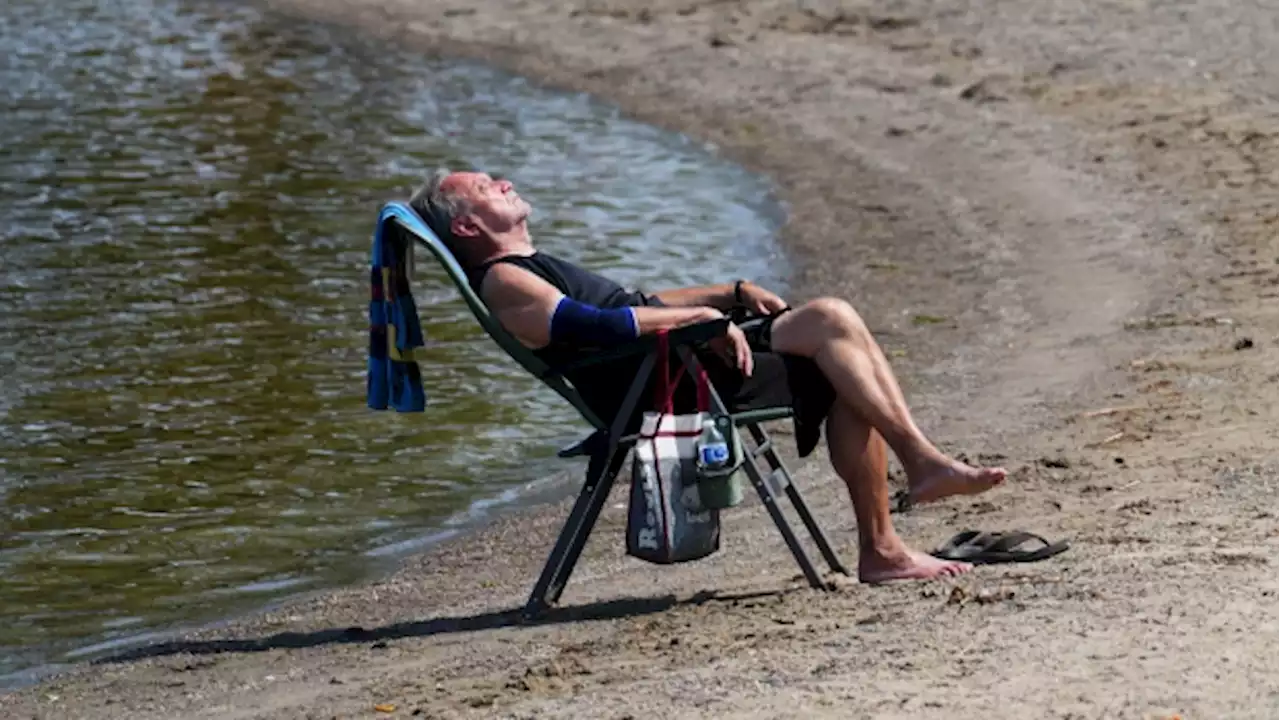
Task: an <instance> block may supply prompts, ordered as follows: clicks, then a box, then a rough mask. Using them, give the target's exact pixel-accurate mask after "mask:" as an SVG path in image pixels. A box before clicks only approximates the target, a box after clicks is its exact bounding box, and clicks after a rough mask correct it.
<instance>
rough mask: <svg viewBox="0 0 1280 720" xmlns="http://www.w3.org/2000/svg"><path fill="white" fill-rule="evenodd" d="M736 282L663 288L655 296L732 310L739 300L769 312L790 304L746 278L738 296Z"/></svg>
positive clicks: (679, 303) (761, 312)
mask: <svg viewBox="0 0 1280 720" xmlns="http://www.w3.org/2000/svg"><path fill="white" fill-rule="evenodd" d="M735 284H736V283H721V284H719V285H703V286H702V287H691V288H679V289H676V290H663V291H662V292H659V293H657V294H656V295H655V297H657V298H658V299H659V300H661V301H662V302H663V304H665V305H670V306H674V307H688V306H695V305H700V306H706V307H713V308H716V309H718V310H731V309H732V308H733V307H734V306H735V305H737V304H738V302H741V303H742V304H743V306H745V307H746V308H747V309H748V310H750V311H751V312H753V313H755V314H757V315H769V314H771V313H775V312H778V311H780V310H782V309H784V308H786V307H787V303H786V301H785V300H783V299H782V298H780V297H778V296H777V295H774V294H773V293H771V292H769V291H768V290H765V289H764V288H762V287H760V286H759V285H757V284H755V283H753V282H749V281H745V280H744V281H743V282H742V286H741V287H740V288H739V290H738V293H740V295H741V297H735V292H734V286H735Z"/></svg>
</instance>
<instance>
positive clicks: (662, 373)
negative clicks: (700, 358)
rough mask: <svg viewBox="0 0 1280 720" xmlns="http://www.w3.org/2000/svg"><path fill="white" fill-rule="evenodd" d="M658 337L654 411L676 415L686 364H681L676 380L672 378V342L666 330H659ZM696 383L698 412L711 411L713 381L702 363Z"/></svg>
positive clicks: (699, 364)
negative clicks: (677, 391)
mask: <svg viewBox="0 0 1280 720" xmlns="http://www.w3.org/2000/svg"><path fill="white" fill-rule="evenodd" d="M657 336H658V367H657V370H658V382H657V383H655V384H654V409H655V410H657V411H659V412H662V413H666V414H668V415H674V414H675V395H676V388H677V387H678V386H679V385H680V380H681V378H683V377H684V371H685V369H686V368H685V365H684V363H681V364H680V370H679V371H677V372H676V376H675V377H674V378H672V377H671V366H670V363H669V362H668V358H669V357H670V355H671V340H670V338H669V337H668V336H667V331H666V330H659V331H658V332H657ZM694 381H695V383H696V388H697V392H698V412H706V411H708V410H710V409H711V381H710V379H709V378H708V377H707V371H706V368H704V367H702V363H698V372H697V373H696V376H695V378H694Z"/></svg>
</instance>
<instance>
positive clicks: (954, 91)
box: [0, 0, 1280, 718]
mask: <svg viewBox="0 0 1280 720" xmlns="http://www.w3.org/2000/svg"><path fill="white" fill-rule="evenodd" d="M275 5H276V7H277V8H278V9H280V10H281V11H282V12H288V13H294V14H297V15H299V16H305V17H309V18H317V19H320V20H323V21H326V22H332V23H335V24H339V25H343V26H348V27H351V28H352V29H353V31H359V32H371V33H378V34H380V35H383V36H384V37H385V38H386V41H387V42H397V43H407V44H411V45H413V46H415V47H420V48H421V49H422V50H423V52H431V53H437V52H438V53H443V54H447V55H452V56H460V57H469V58H475V59H479V60H484V61H486V62H490V63H493V64H496V65H499V66H502V67H505V68H509V69H511V70H514V71H517V72H520V73H522V74H525V75H527V76H529V77H533V78H538V79H541V80H542V81H545V82H547V83H548V84H550V85H553V86H555V87H560V88H564V89H571V90H581V91H587V92H592V93H595V94H598V95H600V96H601V97H604V98H606V99H608V100H611V101H613V102H616V103H618V104H619V105H620V106H621V107H622V108H623V109H624V110H626V111H627V112H628V113H630V114H632V115H633V116H635V117H638V118H640V119H643V120H646V121H649V122H653V123H655V124H658V125H661V126H664V127H668V128H671V129H675V130H680V131H683V132H686V133H688V134H690V135H692V136H694V137H697V138H700V139H703V140H706V141H708V142H710V143H714V144H715V145H716V146H717V147H718V148H719V149H720V151H721V152H723V153H725V154H727V155H728V156H730V157H732V158H734V159H736V160H738V161H739V162H741V163H742V164H743V165H744V166H745V167H748V168H750V169H752V170H755V171H759V172H762V173H765V174H767V175H768V176H770V177H771V178H772V179H773V180H774V181H775V182H776V183H777V185H778V187H779V192H780V195H781V198H782V199H783V200H784V201H785V202H786V203H787V204H788V206H789V211H790V217H789V221H788V224H787V226H786V227H785V229H784V233H783V238H782V240H783V242H784V245H785V247H786V249H787V250H788V252H789V253H790V258H791V260H792V262H793V264H794V265H795V268H796V269H795V277H794V278H793V282H792V286H793V287H795V288H799V289H800V292H798V293H796V295H795V296H794V297H792V298H790V299H791V300H793V301H801V300H804V299H807V298H810V297H815V296H819V295H838V296H841V297H845V298H847V299H849V300H850V301H852V302H853V303H854V304H855V305H856V306H857V307H858V308H859V310H860V311H861V312H862V314H863V315H864V317H865V318H866V319H867V322H868V324H869V325H870V326H871V327H872V329H873V331H874V332H875V333H876V334H877V336H878V337H879V338H880V340H881V342H882V344H883V345H884V346H885V348H886V352H887V353H888V355H889V356H890V359H891V360H892V362H893V363H894V365H895V367H896V368H897V369H898V371H899V373H900V374H901V376H902V379H903V384H904V387H905V390H906V392H907V395H908V399H909V400H910V401H911V403H912V404H913V407H914V408H915V409H916V412H917V416H918V420H919V422H920V424H921V425H922V426H923V427H924V428H925V429H926V431H927V432H928V433H929V434H930V435H931V436H932V437H934V438H935V439H936V440H937V441H938V442H939V444H940V445H942V446H943V447H944V448H945V449H947V450H949V451H952V452H958V453H964V454H966V455H967V456H968V457H970V458H974V459H984V460H991V461H998V462H1000V463H1001V464H1004V465H1006V466H1008V467H1010V468H1012V469H1013V470H1014V473H1013V477H1012V478H1011V480H1010V481H1009V482H1008V483H1006V484H1005V485H1004V486H1003V487H1001V488H999V489H997V490H995V491H993V492H991V493H988V494H986V495H983V496H981V497H977V498H971V499H962V500H953V501H948V502H944V503H941V504H939V505H936V506H929V507H926V508H919V509H915V510H911V511H910V512H906V513H902V514H898V515H895V520H896V522H897V524H898V527H899V530H900V532H901V534H902V535H903V536H904V537H905V538H906V539H907V540H908V541H909V542H911V543H913V544H916V545H918V546H921V547H929V546H934V545H937V544H939V543H941V542H942V541H943V540H945V539H946V538H947V537H949V536H950V535H952V534H954V533H955V532H958V531H960V530H963V529H965V528H970V527H972V528H981V529H992V530H994V529H1027V530H1032V531H1035V532H1038V533H1041V534H1043V535H1046V536H1048V537H1049V538H1051V539H1059V538H1063V539H1069V540H1070V541H1071V542H1072V549H1071V550H1070V551H1069V552H1068V553H1066V554H1065V555H1062V556H1059V557H1057V558H1054V559H1052V560H1049V561H1046V562H1043V563H1035V564H1027V565H1005V566H994V567H983V568H979V569H978V570H977V571H975V572H974V573H972V574H970V575H967V576H964V577H962V578H960V579H957V580H952V581H945V582H943V581H939V582H930V583H905V584H897V585H892V586H886V587H867V586H862V585H859V584H857V583H856V582H850V581H842V582H839V583H838V589H837V590H836V591H834V592H828V593H823V592H815V591H811V590H808V589H806V588H804V587H803V585H802V583H800V582H798V578H797V571H796V568H795V566H794V563H793V562H792V561H791V560H790V558H789V556H788V555H787V553H786V550H785V547H784V546H783V545H782V542H781V540H780V539H779V538H778V536H777V533H776V531H775V530H774V529H773V527H772V525H771V524H770V523H769V521H768V517H767V515H766V514H765V513H764V512H763V511H762V510H761V508H760V506H759V505H758V504H756V503H749V504H747V505H745V506H743V507H740V508H738V509H736V510H734V511H732V512H731V513H729V514H728V515H727V517H726V519H725V536H726V538H725V547H724V549H723V550H722V551H721V552H720V553H719V554H718V555H716V556H714V557H713V558H711V559H709V560H707V561H704V562H699V563H695V564H691V565H687V566H680V567H673V568H657V567H653V566H648V565H644V564H642V563H639V562H637V561H634V560H631V559H628V558H625V557H624V556H623V554H622V527H623V525H624V524H625V514H624V512H623V509H622V504H623V503H624V502H625V496H624V495H623V494H622V493H621V492H618V494H616V495H615V496H614V498H613V500H612V501H611V504H610V506H609V507H607V508H606V511H605V514H604V517H603V518H602V521H601V524H600V527H599V528H598V530H597V532H596V534H595V535H594V536H593V539H592V542H591V543H590V544H589V546H588V548H587V552H586V555H585V557H584V561H583V563H582V564H581V565H580V566H579V569H578V571H577V574H576V575H575V577H574V581H573V582H572V583H571V584H570V586H569V589H568V590H567V592H566V593H565V596H564V599H563V605H564V608H563V609H561V610H558V611H556V612H555V613H553V614H552V615H551V616H550V617H549V619H548V621H547V622H545V623H540V624H537V625H533V626H522V625H519V624H517V623H515V622H514V615H513V613H512V612H511V611H512V609H513V608H516V607H518V606H519V605H520V604H521V603H522V602H523V600H524V597H525V595H526V593H527V591H528V589H529V587H530V585H531V584H532V581H533V579H534V577H535V575H536V573H537V570H538V568H539V567H540V565H541V563H542V561H543V560H544V559H545V554H546V551H547V550H548V549H549V548H550V546H551V543H552V541H553V539H554V536H555V533H556V532H557V530H558V528H559V523H560V522H561V521H562V519H563V517H564V515H565V514H566V513H567V507H568V505H567V502H566V503H561V504H557V505H551V506H543V507H539V508H534V509H532V510H530V511H527V512H524V513H521V514H518V515H512V516H509V517H505V518H502V519H500V520H498V521H496V522H494V523H493V524H492V525H491V526H490V527H488V528H486V529H485V530H484V531H483V532H480V533H476V534H474V535H471V536H468V537H466V538H464V539H461V540H458V541H454V542H450V543H448V544H447V545H445V546H443V547H441V548H439V549H438V550H436V551H433V552H431V553H428V554H424V555H422V556H419V557H416V558H413V559H412V560H410V561H409V562H407V563H406V564H405V566H404V567H403V568H402V569H401V570H400V571H398V572H397V573H395V574H394V575H393V576H391V577H389V578H386V579H384V580H382V581H380V582H377V583H373V584H370V585H367V586H362V587H355V588H349V589H345V590H341V591H338V592H335V593H331V594H326V595H323V596H317V597H313V598H309V599H305V600H301V601H298V602H296V603H292V604H290V605H288V606H286V607H284V608H280V609H277V610H273V611H271V612H267V613H263V614H260V615H257V616H254V617H252V618H246V619H243V620H239V621H236V622H234V623H230V624H228V625H227V626H225V627H221V628H218V629H215V630H209V631H206V632H202V633H198V634H195V635H192V636H191V637H190V638H187V639H186V640H185V641H184V642H181V643H176V644H169V645H163V646H158V647H154V648H151V649H150V650H147V651H144V652H140V653H135V654H133V656H131V658H130V659H128V660H127V661H126V660H125V659H121V660H119V661H113V662H107V663H101V664H96V665H92V666H87V667H83V668H77V669H74V670H72V671H70V672H68V673H67V674H65V675H64V676H62V677H59V678H55V679H52V680H50V681H48V682H45V683H43V684H41V685H39V686H37V687H33V688H29V689H25V690H22V691H19V692H16V693H12V694H9V695H6V696H3V697H0V716H3V717H38V718H104V717H128V718H149V717H157V718H158V717H166V718H168V717H216V718H231V717H234V718H242V717H243V718H248V717H271V718H282V717H299V718H302V717H315V718H329V717H341V718H347V717H369V716H373V715H379V714H380V715H382V716H387V717H402V716H403V717H409V716H416V717H438V718H454V717H513V718H532V717H537V718H549V717H572V718H582V717H590V718H624V717H648V716H657V715H661V716H663V717H690V718H693V717H699V718H700V717H743V718H771V717H804V718H811V717H832V718H851V717H904V718H905V717H911V718H919V717H939V718H942V717H946V718H956V717H1001V718H1003V717H1010V718H1015V717H1016V718H1022V717H1055V718H1076V717H1080V718H1085V717H1087V718H1094V717H1112V716H1114V717H1171V716H1173V715H1175V714H1177V715H1180V716H1181V717H1183V718H1201V717H1231V718H1239V717H1276V716H1277V702H1278V690H1277V688H1278V684H1277V674H1278V672H1280V669H1278V667H1277V635H1278V633H1280V629H1278V627H1277V597H1276V590H1277V582H1276V579H1277V546H1276V536H1277V505H1276V500H1277V482H1276V480H1277V464H1276V459H1277V427H1278V424H1277V403H1276V400H1275V398H1276V397H1277V372H1276V369H1277V334H1276V328H1277V294H1276V289H1277V274H1276V256H1277V215H1276V197H1277V153H1276V146H1277V117H1276V87H1277V75H1276V60H1277V49H1276V35H1275V33H1274V28H1275V27H1276V24H1277V16H1276V9H1275V7H1274V6H1265V5H1262V4H1252V3H1226V2H1216V1H1210V2H1197V3H1193V4H1176V5H1174V4H1160V3H1151V2H1126V3H1083V2H1078V1H1077V0H1037V1H1036V2H1030V3H1023V4H1019V5H1016V6H1013V5H1009V4H1007V3H996V2H992V1H991V0H977V1H976V2H971V3H966V4H963V5H951V6H935V5H934V4H930V3H925V2H922V1H920V0H906V1H904V2H897V3H893V4H888V5H885V4H871V3H857V2H845V3H821V2H814V3H805V4H797V3H794V2H764V1H761V2H753V1H745V2H696V1H694V0H685V1H682V2H670V1H667V0H662V1H659V2H632V1H629V0H615V1H612V2H595V1H591V0H586V1H585V2H582V3H572V4H568V3H558V2H549V1H546V0H526V1H523V2H521V1H518V0H512V1H507V0H479V1H478V2H473V3H468V4H462V3H457V4H454V5H431V6H430V7H429V8H428V7H426V6H425V5H424V4H420V3H410V2H396V1H395V0H359V2H346V3H338V2H336V1H331V0H279V2H277V3H275ZM781 430H783V431H785V430H786V428H785V427H784V428H781ZM793 466H795V467H798V472H797V478H798V482H800V483H801V484H802V486H803V487H804V488H805V490H806V492H807V495H808V497H809V499H810V501H811V503H812V504H813V505H814V506H815V508H816V509H817V511H818V514H819V515H820V518H821V519H822V521H823V522H824V523H825V525H826V527H827V529H828V532H829V533H830V534H831V535H832V537H833V540H834V541H835V542H836V544H837V548H838V550H839V551H840V552H841V554H842V555H843V556H844V558H845V560H846V562H848V563H853V562H854V561H855V560H856V557H857V548H856V535H855V532H854V527H853V518H852V513H851V511H850V510H849V508H848V501H847V498H846V496H845V495H844V493H843V490H842V488H841V487H840V484H839V482H838V480H837V479H836V478H835V477H834V476H833V475H832V474H831V472H830V470H829V469H828V465H827V464H826V460H825V455H824V454H823V453H817V454H815V456H814V457H811V458H810V459H809V460H808V461H807V462H805V463H803V464H795V465H793ZM375 706H381V710H382V711H386V712H381V711H379V710H378V709H376V708H375Z"/></svg>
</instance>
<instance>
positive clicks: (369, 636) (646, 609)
mask: <svg viewBox="0 0 1280 720" xmlns="http://www.w3.org/2000/svg"><path fill="white" fill-rule="evenodd" d="M786 592H787V591H786V590H769V591H760V592H747V593H733V594H720V593H716V592H712V591H704V592H700V593H698V594H696V595H693V596H692V597H689V598H686V599H683V600H680V599H677V598H676V596H674V595H661V596H654V597H645V598H624V599H618V600H606V601H600V602H593V603H586V604H583V605H573V606H569V607H557V608H551V609H550V610H547V611H546V612H545V613H543V614H542V615H541V616H540V617H538V618H536V619H525V618H523V617H522V616H521V609H520V608H511V609H507V610H497V611H491V612H485V613H478V614H475V615H466V616H459V617H438V618H433V619H430V620H418V621H414V622H401V623H394V624H391V625H385V626H383V627H379V628H374V629H372V630H368V629H365V628H362V627H358V626H357V627H348V628H342V629H326V630H317V631H314V632H282V633H277V634H275V635H269V636H267V637H259V638H226V639H214V640H176V641H170V642H163V643H157V644H154V645H146V646H143V647H139V648H133V649H130V650H126V651H124V652H121V653H116V654H113V655H110V656H108V657H104V658H99V659H97V660H94V661H92V663H91V664H93V665H103V664H111V663H124V662H132V661H135V660H143V659H147V658H157V657H165V656H168V655H218V654H222V653H251V652H263V651H266V650H281V649H299V648H310V647H317V646H320V645H330V644H337V643H368V642H379V641H383V642H385V641H388V640H400V639H403V638H423V637H431V636H432V635H446V634H452V633H464V632H476V631H480V630H492V629H495V628H504V627H516V626H526V627H536V626H539V625H556V624H563V623H573V622H589V621H593V620H616V619H620V618H627V617H639V616H643V615H651V614H654V613H660V612H664V611H666V610H670V609H671V608H674V607H679V606H685V605H703V604H705V603H708V602H731V601H734V600H750V599H754V598H764V597H775V596H778V595H782V594H785V593H786Z"/></svg>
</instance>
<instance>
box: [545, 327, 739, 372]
mask: <svg viewBox="0 0 1280 720" xmlns="http://www.w3.org/2000/svg"><path fill="white" fill-rule="evenodd" d="M728 329H729V319H728V318H716V319H715V320H707V321H706V322H700V323H695V324H693V325H686V326H684V327H681V328H676V329H674V330H670V331H668V332H667V340H668V342H670V343H671V347H672V348H676V347H680V346H683V345H701V344H703V343H706V342H709V341H711V340H714V339H715V338H718V337H720V336H721V335H724V334H725V332H726V331H728ZM657 346H658V337H657V336H656V335H643V336H641V337H640V338H638V339H636V340H634V341H632V342H629V343H625V344H623V345H618V346H615V347H611V348H605V349H602V350H601V351H600V352H597V353H594V354H592V355H591V356H590V357H585V358H583V359H581V360H577V361H574V362H571V363H569V364H567V365H561V366H560V367H556V368H552V369H551V370H550V372H549V373H548V374H550V375H563V374H565V373H567V372H569V371H571V370H578V369H581V368H584V367H590V366H592V365H599V364H600V363H604V362H610V361H612V360H619V359H621V358H624V357H631V356H633V355H643V354H646V353H649V352H653V350H654V349H656V348H657Z"/></svg>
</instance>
